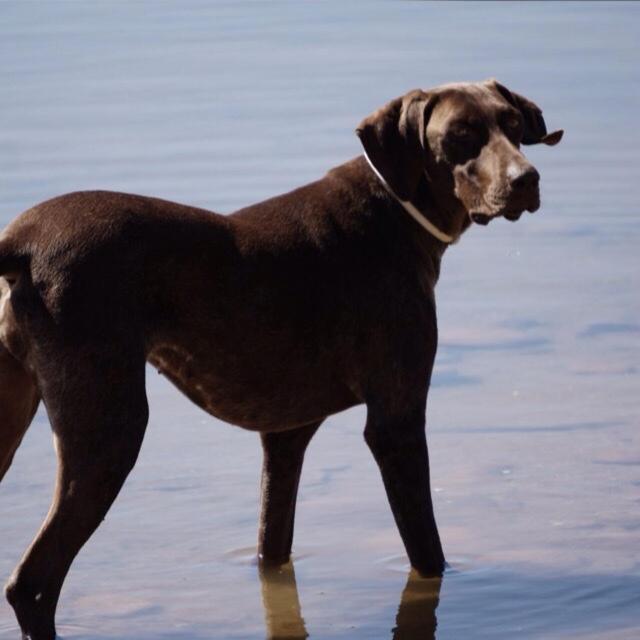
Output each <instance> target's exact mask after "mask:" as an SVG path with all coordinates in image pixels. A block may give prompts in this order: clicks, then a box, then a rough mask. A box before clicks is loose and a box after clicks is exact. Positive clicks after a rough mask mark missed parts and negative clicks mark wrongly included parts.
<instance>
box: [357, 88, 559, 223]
mask: <svg viewBox="0 0 640 640" xmlns="http://www.w3.org/2000/svg"><path fill="white" fill-rule="evenodd" d="M356 132H357V134H358V136H359V137H360V140H361V142H362V145H363V147H364V149H365V151H366V153H367V155H368V156H369V158H370V159H371V161H372V162H373V164H374V165H375V167H376V168H377V169H378V171H379V172H380V173H381V175H382V176H383V177H384V179H385V180H386V181H387V183H388V184H389V186H390V187H391V189H393V191H394V193H395V194H396V195H397V196H398V197H399V198H400V199H402V200H409V201H411V200H412V199H413V197H414V195H415V193H416V190H417V189H418V185H419V183H420V181H421V180H422V179H425V178H426V180H428V181H429V183H430V188H431V189H432V190H435V191H438V190H439V191H441V192H444V193H441V194H440V195H443V196H445V197H450V198H453V199H454V200H455V201H456V202H457V203H458V204H459V205H460V206H461V207H462V208H463V209H464V210H465V211H466V212H467V213H468V215H469V216H470V217H471V219H472V220H474V221H475V222H479V223H481V224H487V223H488V222H489V221H490V220H491V219H492V218H494V217H497V216H504V217H505V218H507V219H509V220H517V219H518V218H519V217H520V215H521V214H522V212H523V211H535V210H536V209H538V207H539V206H540V192H539V186H538V183H539V179H540V176H539V174H538V172H537V171H536V169H535V168H534V167H533V165H532V164H531V163H530V162H529V161H528V160H527V159H526V158H525V156H524V154H523V153H522V151H521V150H520V146H521V145H529V144H538V143H543V144H547V145H554V144H557V143H558V142H560V139H561V138H562V134H563V132H562V131H561V130H560V131H554V132H553V133H547V128H546V125H545V122H544V119H543V118H542V111H541V110H540V108H539V107H538V106H536V105H535V104H534V103H533V102H531V101H530V100H528V99H527V98H523V97H522V96H520V95H518V94H517V93H513V92H512V91H509V89H507V88H506V87H504V86H503V85H501V84H499V83H498V82H496V81H495V80H488V81H486V82H482V83H473V84H452V85H444V86H442V87H437V88H435V89H432V90H429V91H421V90H416V91H411V92H409V93H408V94H406V95H405V96H402V97H401V98H397V99H396V100H392V101H391V102H390V103H388V104H387V105H385V106H384V107H382V108H381V109H378V110H377V111H376V112H375V113H373V114H372V115H370V116H369V117H367V118H365V119H364V120H363V121H362V123H361V124H360V126H359V127H358V129H357V130H356ZM440 199H441V200H442V198H440Z"/></svg>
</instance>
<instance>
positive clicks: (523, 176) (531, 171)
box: [511, 165, 540, 191]
mask: <svg viewBox="0 0 640 640" xmlns="http://www.w3.org/2000/svg"><path fill="white" fill-rule="evenodd" d="M539 184H540V174H539V173H538V171H537V170H536V168H535V167H532V166H531V165H529V166H528V167H525V168H524V169H523V170H522V171H521V172H520V173H518V175H516V176H515V177H514V178H512V180H511V188H512V189H514V190H518V191H519V190H525V189H537V188H538V185H539Z"/></svg>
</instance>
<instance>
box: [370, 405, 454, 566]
mask: <svg viewBox="0 0 640 640" xmlns="http://www.w3.org/2000/svg"><path fill="white" fill-rule="evenodd" d="M394 414H395V415H393V416H392V415H391V414H390V413H388V412H385V411H384V410H381V409H380V408H373V407H369V413H368V417H367V426H366V428H365V432H364V435H365V440H366V442H367V444H368V445H369V448H370V449H371V451H372V453H373V455H374V457H375V459H376V462H377V463H378V466H379V467H380V472H381V473H382V479H383V481H384V486H385V489H386V492H387V497H388V498H389V503H390V504H391V510H392V511H393V516H394V518H395V521H396V524H397V525H398V530H399V531H400V536H401V537H402V541H403V542H404V546H405V548H406V550H407V554H408V555H409V560H410V562H411V566H412V567H414V568H415V569H416V570H417V571H418V572H419V573H421V574H422V575H423V576H439V575H442V573H443V571H444V566H445V561H444V554H443V552H442V545H441V544H440V536H439V535H438V529H437V527H436V521H435V517H434V514H433V504H432V502H431V488H430V482H429V456H428V453H427V439H426V434H425V418H424V409H423V408H422V409H421V410H415V411H406V412H403V413H402V415H401V416H399V415H397V413H396V412H394Z"/></svg>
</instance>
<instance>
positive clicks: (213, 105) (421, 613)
mask: <svg viewBox="0 0 640 640" xmlns="http://www.w3.org/2000/svg"><path fill="white" fill-rule="evenodd" d="M639 26H640V6H638V5H637V4H634V3H622V4H615V3H604V4H601V3H593V2H591V3H581V4H578V3H566V4H565V3H540V4H538V3H525V4H519V3H514V4H510V3H496V4H493V3H480V4H468V3H465V4H462V3H452V4H439V5H438V4H435V5H434V4H423V3H416V2H410V3H399V2H395V3H383V4H378V3H356V2H354V3H331V2H327V3H260V2H256V3H231V2H229V3H216V4H215V5H213V4H210V3H204V2H202V3H198V2H182V3H164V2H155V3H147V2H135V3H127V4H125V3H106V2H105V3H72V2H68V3H67V2H57V3H35V2H20V3H18V2H14V3H11V2H3V3H1V4H0V74H1V80H2V85H1V86H2V91H1V92H0V116H1V117H0V212H1V213H0V220H1V222H2V223H3V224H4V223H6V222H8V221H9V220H10V219H11V218H12V217H14V216H15V215H16V214H18V213H19V212H20V211H22V210H23V209H25V208H27V207H28V206H30V205H32V204H34V203H36V202H38V201H41V200H43V199H45V198H47V197H50V196H53V195H56V194H60V193H63V192H66V191H71V190H74V189H87V188H106V189H115V190H121V191H130V192H136V193H144V194H149V195H155V196H159V197H164V198H168V199H172V200H178V201H182V202H186V203H189V204H193V205H197V206H203V207H207V208H211V209H214V210H217V211H221V212H227V211H232V210H234V209H235V208H238V207H240V206H242V205H245V204H248V203H251V202H255V201H258V200H260V199H263V198H266V197H268V196H270V195H274V194H277V193H280V192H282V191H285V190H287V189H290V188H293V187H295V186H298V185H300V184H303V183H305V182H307V181H309V180H312V179H315V178H317V177H318V176H320V175H322V174H323V173H324V172H325V171H326V170H327V169H328V168H330V167H331V166H334V165H336V164H339V163H341V162H343V161H345V160H347V159H349V158H350V157H352V156H354V155H356V154H358V153H359V147H358V141H357V139H356V137H355V135H353V129H354V128H355V126H356V125H357V124H358V122H359V121H360V119H361V118H362V117H364V116H365V115H367V114H368V113H370V112H371V111H372V110H373V109H374V108H376V107H377V106H379V105H381V104H382V103H384V102H385V101H387V100H388V99H390V98H391V97H394V96H396V95H399V94H401V93H404V92H405V91H406V90H408V89H410V88H413V87H416V86H422V87H429V86H433V85H436V84H439V83H441V82H447V81H451V80H459V79H471V80H473V79H483V78H486V77H490V76H495V77H497V78H498V79H499V80H500V81H501V82H502V83H504V84H506V85H507V86H509V87H510V88H512V89H514V90H516V91H520V92H521V93H524V94H525V95H528V96H530V97H531V98H533V99H534V100H535V101H537V102H538V103H539V104H540V105H541V106H542V107H543V108H544V110H545V115H546V116H547V123H548V125H549V127H550V128H551V129H553V128H557V127H564V128H565V129H566V137H565V139H564V140H563V142H562V143H561V144H560V145H559V146H558V147H556V148H553V149H550V148H546V147H545V148H531V149H530V150H528V155H529V157H530V158H531V159H532V160H533V161H534V163H535V164H536V166H537V167H538V169H539V170H540V172H541V174H542V190H543V193H542V195H543V207H542V210H541V211H540V212H539V213H538V214H536V215H535V216H525V217H523V219H522V220H521V221H520V222H518V223H517V224H514V225H511V224H509V223H507V222H505V221H499V222H497V223H495V224H492V225H491V226H490V227H489V228H486V229H485V228H474V229H472V230H471V231H470V232H469V233H468V234H467V235H466V236H465V237H464V238H463V240H462V242H461V243H460V245H458V246H456V247H454V248H452V249H451V250H450V251H449V252H448V253H447V255H446V256H445V260H444V265H443V275H442V278H441V281H440V283H439V285H438V291H437V295H438V302H439V320H440V327H441V345H440V350H439V354H438V360H437V364H436V370H435V376H434V384H433V390H432V392H431V395H430V402H429V409H428V423H429V439H430V440H429V441H430V448H431V457H432V464H433V485H434V487H435V503H436V512H437V517H438V521H439V523H440V528H441V535H442V538H443V541H444V546H445V552H446V554H447V557H448V560H449V563H450V565H451V568H450V570H449V571H448V572H447V574H446V575H445V577H444V580H443V581H442V585H441V587H440V588H439V585H438V583H436V582H433V581H420V580H417V579H415V578H412V577H410V576H409V572H408V566H407V561H406V558H405V555H404V552H403V548H402V545H401V543H400V540H399V537H398V535H397V532H396V530H395V526H394V524H393V522H392V518H391V514H390V511H389V509H388V507H387V505H386V500H385V497H384V493H383V488H382V483H381V481H380V479H379V477H378V474H377V470H376V468H375V465H374V463H373V460H372V459H371V456H370V455H369V453H368V451H367V450H366V447H365V445H364V443H363V440H362V436H361V431H362V427H363V422H364V412H363V410H362V408H356V409H353V410H350V411H348V412H346V413H344V414H340V415H337V416H334V417H332V418H330V419H329V420H328V421H327V423H326V424H325V425H324V426H323V428H322V429H321V430H320V432H319V433H318V435H317V436H316V438H315V439H314V441H313V442H312V444H311V446H310V449H309V452H308V455H307V461H306V465H305V470H304V474H303V479H302V486H301V494H300V501H299V510H298V518H297V525H296V537H295V544H294V549H295V554H294V566H293V568H292V567H287V568H285V569H284V570H283V572H282V573H281V574H279V575H271V574H270V575H267V576H262V579H261V577H260V575H259V571H258V567H257V566H256V565H255V564H254V563H253V562H252V557H253V553H254V548H255V529H256V517H257V500H258V490H257V487H258V477H259V466H260V450H259V444H258V439H257V436H255V434H251V433H246V432H243V431H241V430H239V429H232V428H230V427H228V426H225V425H222V424H220V423H218V421H216V420H214V419H213V418H210V417H208V416H206V415H205V414H203V413H202V412H200V411H199V410H197V409H196V408H195V407H194V406H192V405H190V404H189V403H188V402H187V401H186V400H185V399H184V398H183V397H182V396H180V395H179V394H178V392H177V391H175V390H174V389H173V388H172V387H170V386H169V385H168V384H167V383H166V382H165V381H164V380H163V379H162V378H161V377H160V376H158V375H157V374H156V373H155V372H154V371H151V370H150V371H149V373H148V386H149V397H150V403H151V422H150V427H149V429H148V432H147V437H146V440H145V444H144V446H143V449H142V453H141V456H140V459H139V462H138V465H137V467H136V469H135V470H134V472H133V473H132V475H131V477H130V479H129V480H128V482H127V485H126V487H125V489H124V491H123V493H122V494H121V496H120V498H119V499H118V501H117V502H116V504H115V506H114V508H113V509H112V510H111V511H110V513H109V515H108V516H107V519H106V520H105V522H104V523H103V525H102V527H101V528H100V529H99V531H98V532H97V533H96V534H95V535H94V537H93V538H92V539H91V541H90V542H89V543H88V545H87V546H86V547H85V549H84V550H83V551H82V553H81V554H80V556H79V557H78V559H77V561H76V563H75V565H74V567H73V569H72V571H71V573H70V575H69V578H68V580H67V582H66V585H65V589H64V590H63V593H62V598H61V601H60V607H59V615H58V623H59V631H60V633H61V635H62V636H63V637H64V638H68V639H77V640H80V639H83V640H88V639H93V638H96V639H97V638H101V639H102V638H113V639H116V638H118V639H134V638H135V639H137V640H140V639H147V638H148V639H152V638H166V639H170V638H171V639H174V638H175V639H178V638H180V639H184V640H199V639H201V638H217V639H228V638H244V639H255V638H263V637H265V636H267V637H271V638H283V637H304V634H305V633H307V634H309V636H310V637H311V638H315V639H324V638H343V639H347V638H349V639H353V638H355V639H361V638H362V639H364V638H367V639H371V638H374V639H377V638H396V639H398V638H403V639H408V638H431V637H433V635H434V626H435V624H436V620H437V630H436V631H435V635H436V637H437V638H438V639H441V640H442V639H456V640H458V639H460V638H464V639H475V638H487V639H489V638H491V639H502V638H504V639H506V638H525V639H528V638H563V639H569V638H581V639H585V638H587V639H589V638H607V639H613V640H618V639H627V638H636V637H638V636H639V635H640V509H639V506H640V430H639V429H638V418H637V398H638V392H639V391H640V385H639V381H640V364H639V362H640V320H639V318H640V299H639V298H638V285H640V276H639V274H640V269H639V267H640V258H639V253H638V250H637V246H638V242H639V241H640V231H639V226H638V223H637V217H638V213H639V211H638V205H637V203H638V199H639V196H640V180H639V178H640V175H639V172H638V161H637V157H638V155H637V154H638V148H639V143H640V139H639V137H640V136H639V133H638V131H639V129H638V126H637V113H638V107H639V106H640V104H639V103H640V95H639V92H638V87H639V86H640V84H639V80H640V77H639V76H640V72H639V71H638V69H640V65H639V64H638V62H639V60H638V49H637V42H638V35H639ZM54 466H55V459H54V455H53V451H52V447H51V438H50V431H49V427H48V424H47V420H46V416H45V415H44V413H42V412H40V413H39V414H38V416H37V418H36V420H35V422H34V424H33V426H32V427H31V430H30V431H29V432H28V435H27V437H26V439H25V441H24V443H23V445H22V447H21V449H20V450H19V452H18V454H17V456H16V459H15V462H14V465H13V467H12V469H11V470H10V472H9V473H8V475H7V477H6V478H5V480H4V481H3V483H2V485H0V540H1V541H2V544H1V545H0V576H2V579H3V580H4V579H6V578H7V577H8V576H9V574H10V572H11V570H12V568H13V566H14V565H15V564H16V562H17V561H18V559H19V557H20V554H21V553H22V551H23V550H24V549H25V548H26V546H27V544H28V543H29V541H30V539H31V538H32V536H33V534H34V533H35V531H36V530H37V528H38V526H39V524H40V522H41V520H42V518H43V517H44V514H45V513H46V510H47V508H48V502H49V499H50V494H51V490H52V484H53V474H54ZM294 570H295V575H294ZM296 585H297V586H296ZM17 635H18V633H17V628H16V626H15V621H14V619H13V616H12V613H11V611H10V609H9V607H8V605H6V604H5V603H4V601H3V602H2V603H1V604H0V638H2V639H4V638H16V637H17Z"/></svg>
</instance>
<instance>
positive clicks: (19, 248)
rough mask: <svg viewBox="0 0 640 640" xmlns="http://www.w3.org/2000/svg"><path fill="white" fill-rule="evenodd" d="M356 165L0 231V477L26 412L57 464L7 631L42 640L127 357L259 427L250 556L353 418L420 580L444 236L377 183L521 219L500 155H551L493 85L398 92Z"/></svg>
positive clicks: (273, 548) (17, 578) (508, 158)
mask: <svg viewBox="0 0 640 640" xmlns="http://www.w3.org/2000/svg"><path fill="white" fill-rule="evenodd" d="M358 135H359V136H360V139H361V141H362V143H363V146H364V148H365V151H366V152H367V154H368V155H369V158H370V159H371V161H372V162H373V163H374V165H375V166H376V168H377V169H378V171H380V173H381V174H382V176H383V177H384V179H385V181H386V182H387V183H388V188H387V187H385V186H384V185H383V184H382V183H381V182H380V180H379V179H378V178H377V177H376V176H375V174H374V173H373V172H372V170H371V169H370V167H369V166H368V165H367V162H366V161H365V159H364V158H363V157H362V156H360V157H358V158H355V159H354V160H351V161H349V162H347V163H345V164H343V165H341V166H339V167H337V168H335V169H332V170H331V171H330V172H329V173H328V174H327V175H326V176H325V177H324V178H322V179H320V180H318V181H317V182H313V183H311V184H309V185H306V186H303V187H301V188H299V189H296V190H295V191H292V192H290V193H287V194H285V195H281V196H278V197H275V198H272V199H270V200H267V201H265V202H261V203H259V204H256V205H253V206H250V207H247V208H245V209H242V210H240V211H238V212H236V213H234V214H232V215H229V216H221V215H217V214H215V213H211V212H208V211H203V210H200V209H195V208H193V207H188V206H184V205H180V204H176V203H172V202H166V201H163V200H158V199H155V198H149V197H143V196H135V195H126V194H121V193H110V192H102V191H92V192H80V193H72V194H68V195H64V196H61V197H58V198H54V199H52V200H48V201H47V202H44V203H42V204H39V205H37V206H36V207H34V208H32V209H30V210H28V211H26V212H25V213H23V214H22V215H21V216H20V217H18V218H17V219H16V220H15V221H14V222H12V223H11V224H10V225H9V226H8V227H7V228H6V229H5V231H4V232H3V234H2V236H1V238H0V273H2V274H4V279H0V283H1V288H0V291H1V294H2V298H1V304H0V340H1V345H2V346H1V347H0V384H2V385H3V387H2V391H1V392H0V420H1V422H0V478H1V477H2V475H4V473H5V472H6V471H7V469H8V467H9V464H10V462H11V459H12V457H13V454H14V452H15V450H16V448H17V446H18V445H19V443H20V441H21V439H22V436H23V435H24V432H25V431H26V429H27V428H28V426H29V423H30V421H31V419H32V417H33V414H34V412H35V409H36V407H37V404H38V402H39V399H40V398H42V399H43V400H44V404H45V406H46V408H47V412H48V414H49V418H50V421H51V426H52V429H53V432H54V436H55V440H56V444H57V454H58V463H59V466H58V478H57V483H56V492H55V496H54V500H53V504H52V506H51V510H50V512H49V515H48V516H47V519H46V520H45V522H44V524H43V526H42V529H41V530H40V532H39V533H38V535H37V537H36V539H35V540H34V542H33V544H32V545H31V547H30V548H29V550H28V551H27V552H26V554H25V556H24V557H23V559H22V561H21V562H20V564H19V566H18V567H17V569H16V570H15V572H14V574H13V577H12V578H11V580H10V582H9V584H8V585H7V589H6V593H7V597H8V599H9V602H10V603H11V605H12V606H13V608H14V610H15V612H16V615H17V618H18V621H19V623H20V627H21V629H22V632H23V634H24V637H28V638H31V639H32V640H53V638H54V635H55V626H54V615H55V609H56V604H57V601H58V596H59V593H60V589H61V587H62V583H63V581H64V578H65V576H66V574H67V571H68V570H69V568H70V566H71V563H72V561H73V559H74V558H75V556H76V554H77V553H78V551H79V550H80V548H81V547H82V545H83V544H84V543H85V542H86V541H87V539H88V538H89V537H90V536H91V534H92V533H93V531H94V530H95V529H96V528H97V526H98V525H99V524H100V522H101V521H102V519H103V518H104V516H105V514H106V512H107V510H108V509H109V507H110V505H111V503H112V502H113V500H114V499H115V497H116V496H117V494H118V491H119V490H120V488H121V486H122V484H123V483H124V480H125V478H126V476H127V474H128V472H129V471H130V470H131V468H132V467H133V465H134V464H135V461H136V458H137V455H138V451H139V448H140V445H141V443H142V439H143V435H144V431H145V427H146V424H147V417H148V408H147V400H146V394H145V382H144V374H145V363H146V362H150V363H151V364H153V365H154V366H155V367H157V368H158V369H159V370H160V372H162V373H164V374H165V375H166V376H167V377H168V378H169V379H170V380H172V381H173V382H174V383H175V384H176V386H177V387H178V388H179V389H181V390H182V391H183V392H184V393H185V394H186V395H187V396H188V397H189V398H191V399H192V400H193V401H194V402H195V403H196V404H198V405H199V406H200V407H202V408H203V409H204V410H205V411H208V412H209V413H211V414H212V415H215V416H217V417H219V418H221V419H223V420H225V421H227V422H230V423H233V424H236V425H239V426H241V427H244V428H247V429H252V430H255V431H258V432H260V434H261V438H262V444H263V448H264V467H263V498H262V513H261V519H260V520H261V523H260V533H259V553H260V557H261V559H262V561H263V562H264V563H282V562H284V561H286V560H287V559H288V557H289V554H290V551H291V543H292V536H293V523H294V510H295V499H296V492H297V487H298V481H299V477H300V471H301V468H302V461H303V457H304V452H305V449H306V446H307V444H308V442H309V440H310V439H311V437H312V436H313V434H314V433H315V431H316V430H317V428H318V427H319V425H320V424H321V423H322V421H323V420H324V419H325V417H326V416H328V415H330V414H333V413H336V412H339V411H342V410H343V409H346V408H348V407H351V406H354V405H357V404H362V403H364V404H366V406H367V424H366V428H365V439H366V442H367V443H368V445H369V447H370V448H371V450H372V452H373V455H374V456H375V459H376V461H377V463H378V465H379V467H380V471H381V473H382V477H383V480H384V484H385V488H386V491H387V495H388V497H389V502H390V504H391V507H392V510H393V514H394V516H395V519H396V522H397V525H398V528H399V531H400V534H401V536H402V539H403V541H404V544H405V546H406V549H407V553H408V555H409V558H410V561H411V564H412V565H413V566H414V567H415V568H416V569H417V570H418V571H420V572H421V573H422V574H424V575H440V574H441V573H442V571H443V569H444V555H443V552H442V547H441V544H440V539H439V536H438V531H437V528H436V523H435V519H434V515H433V507H432V502H431V494H430V487H429V463H428V455H427V444H426V436H425V408H426V400H427V390H428V387H429V380H430V376H431V369H432V366H433V361H434V357H435V353H436V346H437V325H436V313H435V302H434V287H435V284H436V281H437V279H438V275H439V272H440V261H441V257H442V254H443V253H444V250H445V249H446V245H445V244H443V243H442V242H441V241H439V240H437V239H436V238H434V237H433V236H431V235H429V234H428V233H427V232H426V231H425V230H424V229H422V228H421V227H420V226H419V225H418V224H417V223H416V221H415V220H413V219H411V218H410V217H409V215H408V214H407V213H406V211H405V210H404V209H403V207H402V206H401V204H400V203H399V202H398V201H397V199H396V198H395V197H394V196H393V195H391V193H390V191H389V190H392V191H393V192H395V194H396V195H397V196H398V197H400V198H401V199H403V200H409V201H411V202H412V203H413V204H414V205H415V206H417V207H418V209H419V210H420V211H421V212H423V214H424V215H425V216H426V217H428V218H429V219H430V220H431V221H432V222H433V223H434V224H436V225H437V226H439V227H440V229H441V230H442V231H444V232H446V233H448V234H451V235H452V236H459V235H460V234H461V233H462V232H463V231H464V230H465V229H466V228H467V227H468V226H469V224H471V221H472V219H474V220H476V221H478V222H482V223H486V222H488V221H489V220H490V219H492V218H495V217H497V216H500V215H504V216H505V217H507V218H509V219H516V218H517V217H519V215H520V214H521V213H522V211H524V210H525V209H529V210H531V211H533V210H535V209H537V207H538V205H539V198H538V178H537V172H535V170H534V169H533V167H531V165H530V164H529V163H528V162H527V161H526V159H525V158H524V156H523V155H522V153H521V151H520V149H519V146H520V142H523V143H525V144H533V143H536V142H545V143H547V144H554V143H555V142H557V141H558V140H559V137H560V136H561V133H560V132H556V133H555V134H549V135H547V133H546V128H545V125H544V120H543V119H542V116H541V114H540V110H539V109H538V108H537V107H536V106H535V105H534V104H533V103H531V102H530V101H528V100H526V99H524V98H522V97H521V96H518V95H517V94H514V93H512V92H510V91H509V90H508V89H506V88H505V87H503V86H502V85H499V84H498V83H496V82H495V81H488V82H485V83H478V84H458V85H448V86H446V87H440V88H436V89H433V90H430V91H420V90H418V91H413V92H410V93H409V94H407V95H406V96H404V97H402V98H398V99H396V100H394V101H392V102H390V103H389V104H388V105H386V106H385V107H383V108H382V109H379V110H378V111H376V112H375V113H374V114H373V115H371V116H369V117H368V118H366V119H365V120H364V121H363V122H362V123H361V125H360V126H359V128H358Z"/></svg>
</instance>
